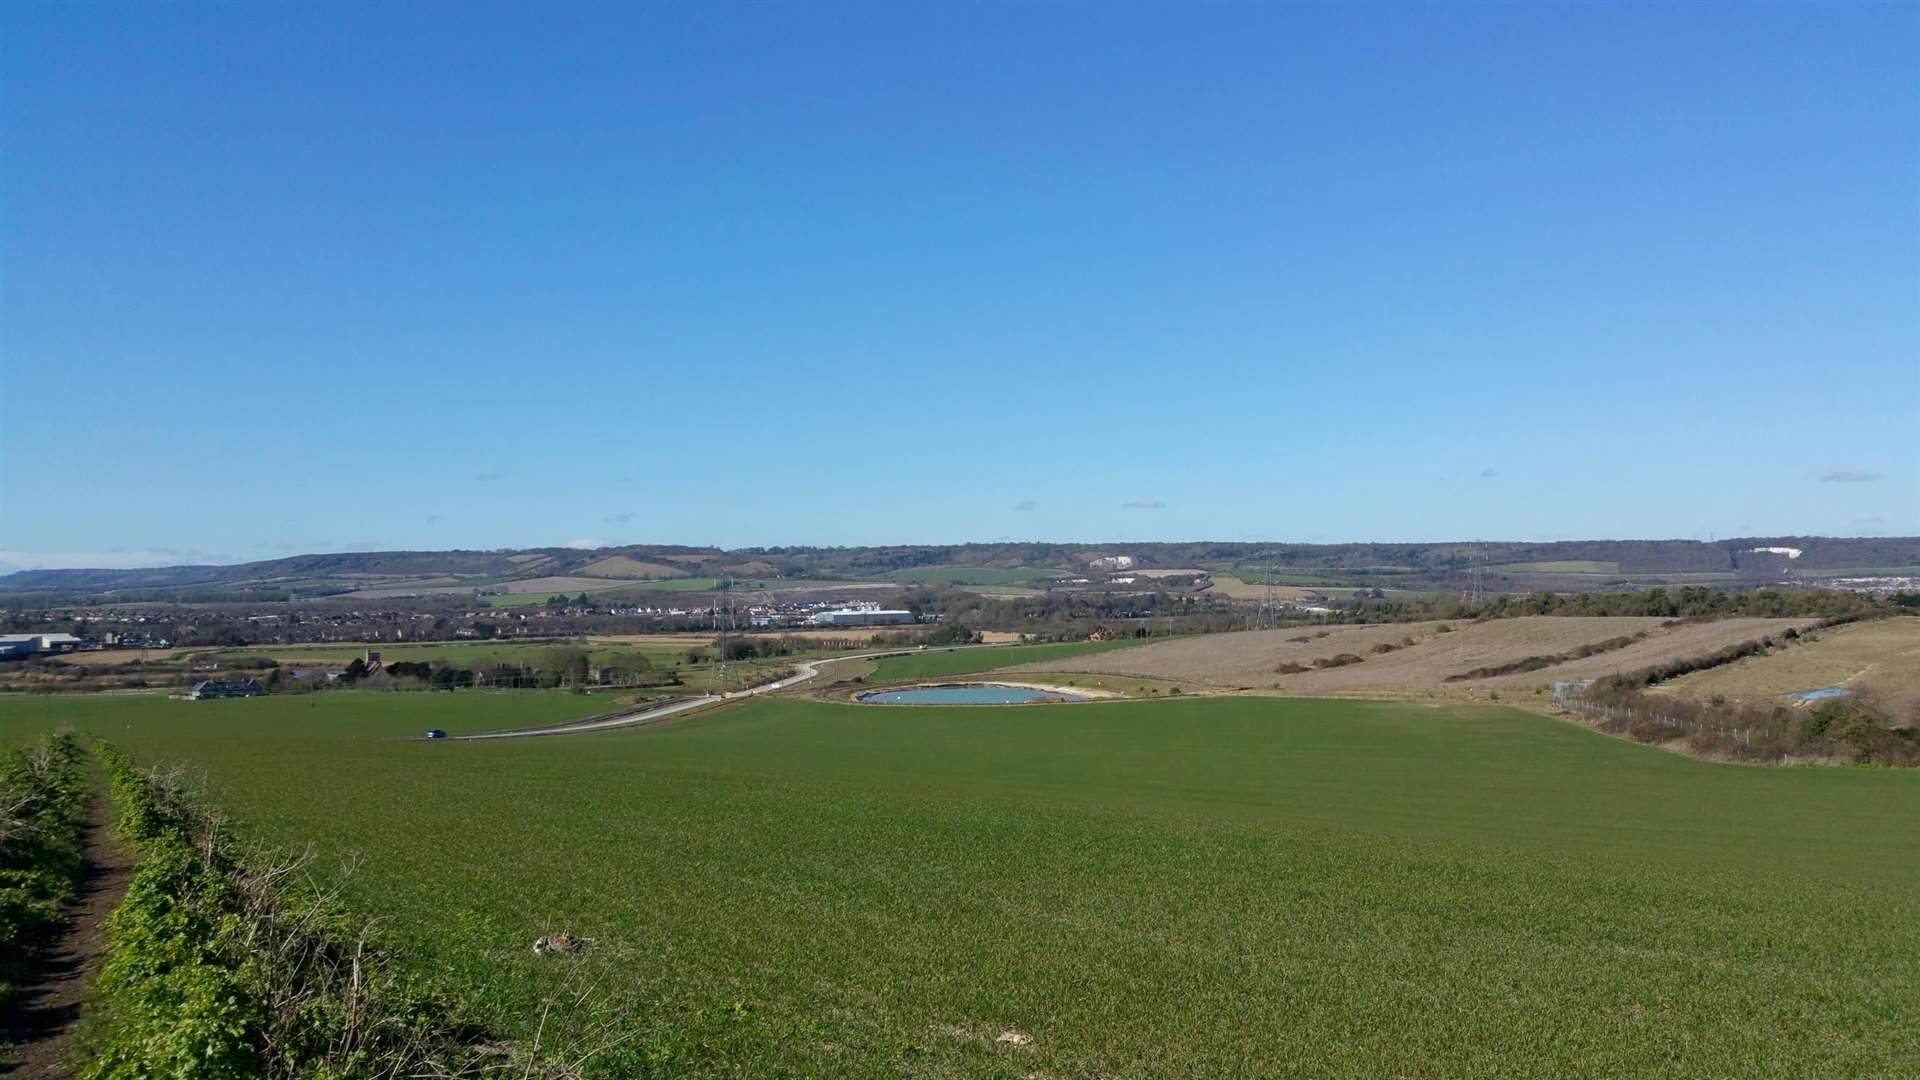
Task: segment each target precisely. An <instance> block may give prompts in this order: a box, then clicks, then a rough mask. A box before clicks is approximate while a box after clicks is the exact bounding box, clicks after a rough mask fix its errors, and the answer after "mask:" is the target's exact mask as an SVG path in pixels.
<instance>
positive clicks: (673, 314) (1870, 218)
mask: <svg viewBox="0 0 1920 1080" xmlns="http://www.w3.org/2000/svg"><path fill="white" fill-rule="evenodd" d="M0 50H4V52H3V53H0V350H3V352H0V361H3V363H4V371H0V426H3V427H4V431H0V455H4V457H3V458H0V563H4V564H6V565H11V566H28V565H76V564H84V565H118V564H127V563H140V562H177V561H198V560H202V559H207V560H216V559H219V560H224V559H247V558H263V557H271V556H276V555H280V554H285V553H288V552H293V551H319V550H341V549H360V548H445V547H473V548H478V547H503V546H526V545H540V544H558V543H568V542H608V543H647V542H679V543H718V544H726V545H729V546H738V545H747V544H802V543H808V544H822V543H825V544H831V543H846V544H859V543H887V542H940V541H961V540H993V539H1002V538H1007V539H1039V540H1094V539H1118V540H1149V539H1194V538H1210V539H1221V540H1236V539H1285V540H1296V541H1312V540H1329V541H1331V540H1366V539H1375V540H1439V539H1452V538H1463V537H1502V538H1514V539H1558V538H1587V537H1688V536H1698V537H1701V538H1703V539H1704V538H1706V537H1707V536H1709V535H1720V536H1726V535H1731V534H1742V535H1766V534H1785V533H1823V534H1838V535H1871V534H1915V533H1920V450H1916V447H1920V440H1916V438H1915V433H1914V428H1915V426H1916V425H1915V422H1916V420H1920V93H1916V90H1917V89H1920V86H1916V81H1917V80H1916V78H1915V76H1914V73H1913V66H1912V58H1913V56H1915V55H1916V54H1920V9H1916V8H1914V7H1913V6H1911V5H1892V4H1889V5H1860V4H1836V5H1817V6H1816V5H1801V6H1791V5H1766V6H1759V5H1720V4H1688V5H1672V6H1665V7H1656V6H1625V5H1600V4H1593V5H1580V6H1557V5H1544V4H1541V5H1491V4H1463V5H1452V6H1449V5H1437V4H1423V5H1418V6H1412V7H1394V6H1388V5H1377V4H1371V5H1327V6H1284V5H1274V4H1257V5H1256V4H1247V5H1235V4H1209V5H1200V6H1196V5H1184V4H1182V5H1175V4H1147V5H1115V4H1084V3H1077V4H1069V3H1030V4H1007V3H988V4H980V3H965V4H961V3H952V4H932V3H922V4H897V3H890V4H874V5H845V6H840V5H829V4H804V5H802V4H793V5H761V6H754V7H748V6H738V7H735V6H727V5H719V4H707V3H702V4H687V5H664V4H663V5H652V6H640V5H568V4H557V5H533V4H525V5H512V6H499V7H488V6H476V5H468V4H430V5H421V4H411V5H409V4H401V5H365V6H358V7H354V6H347V5H334V4H328V5H317V4H315V5H284V4H272V5H242V4H217V5H216V4H205V5H152V4H143V5H136V6H127V7H117V6H102V5H96V4H86V3H77V4H60V5H52V4H31V5H30V4H13V5H7V6H5V7H4V8H0Z"/></svg>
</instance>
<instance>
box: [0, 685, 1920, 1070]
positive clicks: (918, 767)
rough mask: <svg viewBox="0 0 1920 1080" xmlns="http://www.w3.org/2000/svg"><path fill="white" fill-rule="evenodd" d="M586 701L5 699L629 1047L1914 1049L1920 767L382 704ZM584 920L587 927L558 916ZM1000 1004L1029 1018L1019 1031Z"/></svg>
mask: <svg viewBox="0 0 1920 1080" xmlns="http://www.w3.org/2000/svg"><path fill="white" fill-rule="evenodd" d="M982 651H983V652H987V651H991V650H982ZM502 697H503V698H504V697H505V696H504V695H503V696H502ZM387 698H391V699H392V700H387ZM576 705H577V703H576V702H575V701H573V700H572V699H570V698H568V697H567V696H566V695H530V696H529V698H528V701H526V702H521V701H514V700H502V701H500V702H498V703H497V704H496V703H492V702H489V701H488V700H487V699H486V698H485V696H483V695H411V696H391V695H389V696H382V695H347V694H341V695H333V696H331V697H328V696H325V695H322V696H320V697H319V698H317V699H314V701H313V702H312V703H311V704H309V703H308V702H307V701H305V700H301V699H289V700H286V701H276V700H273V699H263V700H255V701H235V702H205V703H189V702H169V701H163V700H155V699H150V698H149V699H134V698H107V697H94V698H61V699H57V700H54V701H52V702H50V703H43V702H40V701H25V700H17V699H16V700H8V701H4V702H0V742H4V741H8V740H10V739H13V738H15V737H16V736H17V734H18V733H19V732H20V731H21V730H23V729H33V728H37V727H39V726H41V725H44V724H46V723H48V722H69V723H72V724H73V725H74V726H76V727H79V728H81V729H83V730H90V731H96V732H99V733H101V734H103V735H107V736H109V737H111V738H112V739H114V740H115V741H116V742H117V743H118V744H120V745H121V746H122V747H123V748H124V749H126V750H128V751H129V752H131V753H134V754H137V755H140V756H144V757H147V758H150V759H170V760H186V761H191V762H194V763H196V764H197V765H198V766H200V767H203V768H204V769H205V770H206V771H207V774H208V776H209V777H210V783H211V784H212V787H213V789H214V791H215V792H216V793H217V798H218V799H219V801H221V802H222V803H223V804H224V805H225V806H226V807H227V808H228V809H229V810H230V812H231V814H232V819H233V821H234V823H235V824H236V826H237V827H239V828H242V829H243V830H245V831H247V832H249V833H250V834H252V835H255V836H258V837H261V838H264V839H268V840H272V841H276V842H280V843H284V844H288V845H293V846H297V847H305V846H306V845H308V844H314V845H316V851H317V853H318V855H319V859H320V861H319V862H318V863H316V864H315V865H316V866H320V867H325V866H330V865H334V864H336V863H337V862H338V861H339V860H343V859H347V858H350V857H355V858H357V859H358V860H359V861H358V863H357V869H356V870H355V872H354V874H353V876H352V877H351V878H350V879H349V880H348V885H347V892H346V897H347V899H348V901H349V902H350V903H351V904H353V905H354V906H356V907H357V908H359V909H361V910H363V911H364V912H366V913H368V914H373V915H378V916H380V917H381V919H382V922H381V923H380V926H381V927H382V932H383V933H384V934H386V935H388V936H389V937H390V938H391V940H393V941H396V942H398V943H401V944H403V945H406V946H410V947H411V950H412V956H413V961H412V962H413V963H416V964H418V965H419V968H420V970H422V971H423V972H429V973H432V974H433V976H434V977H435V978H437V979H439V980H441V981H442V983H443V984H444V985H446V986H447V987H449V988H453V989H457V990H459V991H461V992H463V993H465V994H467V995H470V996H471V999H472V1000H473V1001H474V1002H475V1003H476V1007H477V1008H478V1009H480V1010H481V1012H482V1015H483V1016H484V1017H485V1018H486V1019H487V1020H488V1022H490V1023H492V1024H494V1025H495V1026H497V1027H500V1028H502V1029H503V1030H506V1031H509V1032H511V1033H514V1034H518V1035H520V1036H521V1037H529V1036H531V1035H532V1034H533V1033H534V1032H535V1031H536V1030H540V1029H541V1028H542V1025H543V1024H544V1025H545V1029H544V1030H545V1033H546V1035H547V1036H548V1037H552V1035H553V1033H554V1030H555V1025H566V1024H568V1023H570V1022H571V1020H570V1017H571V1016H573V1013H572V1012H571V1011H570V1009H569V1007H568V1006H566V1005H565V1004H561V1005H559V1006H557V1007H555V1008H554V1009H552V1010H547V1009H545V1007H544V1003H545V1001H546V1000H547V999H548V998H549V997H550V996H554V995H556V992H557V991H559V990H561V989H565V990H567V991H568V992H570V993H572V994H573V995H575V996H576V997H584V998H587V999H590V1000H599V1001H603V1002H606V1003H608V1004H609V1005H611V1006H613V1007H615V1008H616V1009H617V1010H618V1011H619V1012H620V1014H621V1016H622V1019H621V1020H620V1021H619V1023H620V1024H621V1025H623V1026H622V1027H621V1028H620V1029H619V1030H620V1034H621V1036H622V1038H624V1040H625V1041H624V1042H622V1043H621V1044H620V1045H619V1046H618V1047H617V1048H615V1049H613V1050H611V1051H609V1052H608V1053H607V1054H606V1055H604V1056H603V1057H602V1058H600V1059H598V1061H599V1065H600V1067H601V1068H602V1069H603V1070H604V1074H605V1075H609V1076H635V1075H662V1076H665V1075H672V1076H761V1075H817V1076H873V1077H896V1076H994V1077H1020V1076H1056V1077H1069V1076H1093V1075H1108V1076H1126V1077H1132V1076H1142V1077H1146V1076H1200V1075H1206V1076H1266V1075H1329V1074H1337V1075H1347V1076H1378V1075H1462V1074H1476V1075H1500V1076H1566V1075H1580V1076H1615V1075H1694V1076H1736V1075H1737V1076H1782V1077H1786V1076H1843V1075H1846V1076H1857V1075H1884V1076H1893V1075H1908V1074H1911V1073H1912V1072H1913V1065H1914V1063H1915V1061H1916V1060H1920V834H1917V833H1916V831H1915V830H1914V829H1913V828H1912V823H1913V820H1914V816H1915V813H1916V811H1917V810H1920V774H1916V773H1914V772H1903V771H1896V770H1890V769H1864V768H1859V769H1854V768H1756V767H1746V766H1731V765H1718V764H1710V763H1706V762H1700V761H1695V760H1692V759H1689V758H1685V757H1680V756H1677V755H1672V754H1668V753H1665V752H1662V751H1660V750H1657V749H1653V748H1650V747H1645V746H1641V745H1637V744H1632V743H1627V742H1622V741H1617V740H1613V739H1610V738H1607V737H1604V736H1601V735H1597V734H1594V733H1592V732H1589V731H1587V730H1585V729H1582V728H1578V727H1574V726H1571V725H1567V724H1564V723H1561V722H1559V721H1555V720H1550V719H1547V718H1544V717H1539V716H1534V715H1531V714H1527V713H1522V712H1518V711H1514V710H1509V709H1503V708H1499V707H1469V706H1446V707H1440V706H1434V705H1424V704H1418V703H1374V702H1359V701H1313V700H1279V699H1264V698H1207V699H1189V700H1179V701H1151V702H1145V701H1139V702H1120V703H1112V704H1087V705H1058V706H1028V707H1015V708H1005V709H997V708H955V709H938V708H923V709H882V708H875V707H868V706H860V705H852V704H835V703H828V702H818V701H809V700H794V699H761V700H754V701H750V702H746V703H742V704H740V705H737V706H733V707H730V708H728V709H725V710H723V711H721V712H718V713H714V714H710V715H708V716H706V717H703V718H699V719H695V720H690V721H687V722H684V723H680V724H674V725H668V726H662V727H658V728H650V729H640V730H633V731H626V732H616V733H606V734H599V735H588V736H570V737H559V738H546V739H530V740H510V741H504V742H493V743H437V744H436V743H419V742H393V741H388V739H387V737H388V736H391V735H395V734H406V733H412V732H414V731H417V730H419V729H420V728H422V727H426V726H440V727H446V728H449V729H452V730H457V729H459V728H461V727H463V726H464V727H493V726H500V724H501V723H502V721H503V718H504V717H505V715H506V714H507V712H508V711H509V710H512V709H515V708H520V709H525V710H526V711H527V715H528V718H529V719H533V716H534V714H538V715H539V718H540V719H555V718H558V716H559V715H560V714H561V713H564V711H565V710H566V709H568V708H572V707H576ZM463 711H472V712H473V713H474V715H472V716H471V717H468V716H465V715H463ZM481 712H484V713H485V714H486V715H484V716H482V715H479V714H480V713H481ZM560 929H565V930H569V931H572V932H574V933H580V934H586V935H590V936H593V937H596V938H598V939H599V941H600V944H599V945H598V946H597V947H596V948H595V949H594V950H593V951H592V952H590V953H588V954H585V956H584V957H582V958H578V959H575V958H566V957H563V958H559V959H552V958H537V957H535V956H533V955H532V953H531V952H530V950H529V948H528V944H529V943H530V942H531V941H532V939H533V937H534V936H535V935H537V934H540V933H546V932H551V931H555V930H560ZM569 1000H573V999H569ZM1009 1028H1012V1029H1017V1030H1019V1031H1020V1032H1023V1033H1026V1034H1028V1035H1031V1036H1032V1040H1033V1041H1032V1044H1031V1045H1030V1046H1024V1047H1021V1046H1011V1045H1006V1044H1001V1043H997V1042H995V1041H994V1040H995V1039H996V1037H997V1036H998V1035H1000V1034H1001V1033H1002V1032H1004V1031H1006V1030H1007V1029H1009Z"/></svg>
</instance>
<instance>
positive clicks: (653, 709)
mask: <svg viewBox="0 0 1920 1080" xmlns="http://www.w3.org/2000/svg"><path fill="white" fill-rule="evenodd" d="M1006 644H1010V643H1002V644H996V645H952V646H948V647H946V648H943V649H928V650H926V651H928V652H958V651H959V650H962V649H998V648H1004V647H1005V645H1006ZM917 651H919V650H915V649H883V650H880V651H878V652H870V653H858V654H855V655H852V656H829V657H825V658H823V659H818V660H798V661H795V664H794V666H796V667H798V668H799V669H800V670H799V671H797V672H795V673H794V674H792V675H789V676H787V677H786V678H784V679H775V680H773V681H772V682H765V683H761V684H760V685H759V686H750V687H748V688H746V689H745V690H732V691H728V692H727V693H724V694H704V695H702V696H700V697H696V698H676V699H674V700H671V701H656V702H649V703H647V704H645V705H640V706H635V707H634V708H631V709H627V710H625V711H623V712H617V713H602V714H600V715H599V716H589V717H587V718H586V719H584V720H568V721H566V722H564V723H559V724H542V725H540V726H538V727H528V728H511V729H508V730H506V731H475V732H472V733H470V734H466V735H448V736H447V737H446V739H445V741H447V742H473V741H475V740H479V739H530V738H535V737H538V736H541V735H579V734H581V733H583V732H588V731H608V730H611V729H613V728H624V727H642V726H645V725H648V724H657V723H660V722H661V721H663V720H665V719H667V718H668V717H671V716H677V715H679V714H680V713H684V712H690V711H692V710H694V709H698V708H702V707H704V706H707V705H715V704H719V703H720V702H723V701H732V700H734V699H736V698H744V697H752V696H753V695H755V694H771V693H773V692H774V691H776V690H785V689H787V688H788V687H792V686H798V685H799V684H801V683H803V682H806V681H808V680H809V679H812V678H813V677H814V676H816V675H818V674H820V669H821V668H823V667H825V666H827V665H828V664H838V663H842V662H844V661H847V660H872V659H874V658H875V657H880V656H903V655H906V654H908V653H912V652H917ZM408 741H411V742H423V741H425V737H424V736H420V735H414V736H410V737H409V738H408ZM434 741H436V742H438V741H441V740H437V739H436V740H434Z"/></svg>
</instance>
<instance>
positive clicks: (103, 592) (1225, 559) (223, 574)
mask: <svg viewBox="0 0 1920 1080" xmlns="http://www.w3.org/2000/svg"><path fill="white" fill-rule="evenodd" d="M1782 548H1791V549H1793V550H1795V551H1797V552H1798V553H1799V554H1798V557H1795V558H1789V557H1788V556H1787V555H1785V554H1784V553H1781V552H1779V551H1777V550H1769V549H1782ZM1112 555H1123V556H1126V557H1128V558H1131V559H1133V560H1135V564H1136V565H1137V566H1139V567H1141V568H1158V569H1178V568H1185V567H1202V568H1206V567H1213V568H1222V567H1232V566H1249V567H1276V568H1288V569H1300V570H1327V571H1338V572H1341V573H1373V572H1381V571H1389V572H1394V573H1404V574H1409V575H1419V576H1425V577H1427V578H1430V579H1441V578H1446V579H1450V580H1452V579H1457V578H1458V576H1459V573H1460V572H1461V571H1463V570H1464V569H1465V568H1467V567H1469V566H1476V565H1477V566H1485V567H1491V568H1492V571H1493V572H1494V573H1495V574H1499V573H1500V572H1501V568H1502V567H1509V568H1511V567H1514V565H1515V564H1528V563H1554V562H1595V563H1604V564H1608V565H1612V566H1617V567H1618V568H1619V569H1618V572H1619V573H1622V574H1669V573H1700V572H1711V573H1735V574H1752V575H1756V576H1757V577H1760V578H1765V577H1767V576H1778V575H1780V574H1785V573H1788V572H1790V571H1801V572H1804V571H1808V570H1830V569H1845V568H1855V567H1896V568H1897V567H1911V566H1916V565H1920V539H1916V538H1913V537H1819V536H1806V537H1796V536H1775V537H1743V538H1733V539H1727V540H1719V541H1713V542H1701V541H1696V540H1587V541H1555V542H1548V543H1525V542H1504V541H1487V542H1479V543H1467V542H1452V543H1418V544H1415V543H1407V544H1399V543H1356V544H1293V543H1260V542H1215V541H1199V542H1186V543H1144V544H1136V543H1111V544H1039V543H972V544H910V545H897V546H888V547H857V548H823V547H763V548H744V549H739V550H733V551H724V550H720V549H715V548H691V547H682V546H677V545H632V546H626V547H614V548H600V549H597V550H592V551H581V550H575V549H571V548H529V549H525V550H520V551H388V552H348V553H339V554H331V555H301V556H294V557H290V558H284V559H275V560H271V561H267V562H258V563H246V564H240V565H235V566H176V567H159V568H150V569H138V570H28V571H20V572H17V573H14V574H10V575H5V576H0V595H4V596H8V597H12V598H16V599H19V600H27V599H28V598H30V597H33V596H38V597H41V598H43V599H44V598H54V597H58V598H61V599H63V600H79V599H82V598H95V599H98V598H104V597H106V596H108V595H109V594H111V595H112V596H113V598H115V599H122V598H124V597H126V596H130V595H140V596H150V597H153V598H155V599H159V598H172V599H179V598H182V597H186V596H194V597H199V598H205V599H209V600H212V599H232V598H239V597H248V596H261V597H265V596H267V595H269V594H270V593H272V592H274V591H276V590H277V591H280V592H284V593H287V594H289V595H295V596H298V595H314V594H324V593H327V592H333V591H345V590H350V589H357V588H360V587H362V586H363V585H364V584H365V583H366V582H367V581H369V580H375V579H380V578H390V579H392V580H394V581H398V582H404V581H405V580H407V579H414V580H423V579H431V578H439V577H444V576H448V575H453V576H461V577H465V578H467V579H468V580H474V581H480V580H492V579H504V578H515V577H518V578H523V579H524V578H529V577H547V576H565V575H569V574H575V573H579V572H581V571H585V570H589V569H591V568H592V566H593V564H594V563H596V562H599V561H601V560H604V559H607V558H609V557H625V558H629V559H633V560H636V561H641V562H649V563H656V564H662V565H665V566H668V567H671V568H672V569H674V570H676V571H678V572H680V573H683V574H685V575H687V576H692V577H700V576H708V575H711V574H734V575H742V576H749V577H766V578H821V579H836V578H838V579H846V580H854V579H871V578H874V577H883V576H885V575H887V574H889V573H892V572H894V571H898V570H910V569H917V568H920V567H927V566H983V567H1031V568H1036V569H1058V570H1063V571H1068V570H1078V569H1081V568H1084V567H1087V566H1088V565H1089V564H1090V562H1091V561H1092V560H1094V559H1097V558H1100V557H1103V556H1112ZM610 580H611V579H610ZM135 590H145V591H144V592H136V591H135ZM186 590H194V591H191V592H189V591H186Z"/></svg>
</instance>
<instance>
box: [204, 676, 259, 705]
mask: <svg viewBox="0 0 1920 1080" xmlns="http://www.w3.org/2000/svg"><path fill="white" fill-rule="evenodd" d="M266 692H267V688H266V687H264V686H262V685H260V680H259V679H241V680H238V681H228V680H224V679H207V680H205V681H204V682H197V683H194V684H193V689H191V690H189V691H187V699H188V700H190V701H209V700H212V699H214V698H237V697H253V696H254V695H256V694H264V693H266Z"/></svg>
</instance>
